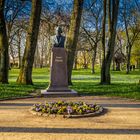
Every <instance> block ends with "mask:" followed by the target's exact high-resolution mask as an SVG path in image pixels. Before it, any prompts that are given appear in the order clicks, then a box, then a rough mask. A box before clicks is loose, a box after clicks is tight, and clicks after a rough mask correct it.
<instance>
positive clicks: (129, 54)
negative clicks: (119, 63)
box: [126, 46, 132, 74]
mask: <svg viewBox="0 0 140 140" xmlns="http://www.w3.org/2000/svg"><path fill="white" fill-rule="evenodd" d="M131 48H132V47H131V46H128V47H127V64H126V74H129V73H130V59H131Z"/></svg>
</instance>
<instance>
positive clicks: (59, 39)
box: [52, 26, 65, 48]
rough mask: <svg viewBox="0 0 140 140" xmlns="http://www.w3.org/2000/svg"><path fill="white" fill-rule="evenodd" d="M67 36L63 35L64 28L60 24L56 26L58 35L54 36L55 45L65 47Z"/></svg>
mask: <svg viewBox="0 0 140 140" xmlns="http://www.w3.org/2000/svg"><path fill="white" fill-rule="evenodd" d="M64 44H65V36H63V35H62V29H61V27H60V26H58V27H57V28H56V35H55V36H54V37H53V43H52V45H53V47H58V48H64Z"/></svg>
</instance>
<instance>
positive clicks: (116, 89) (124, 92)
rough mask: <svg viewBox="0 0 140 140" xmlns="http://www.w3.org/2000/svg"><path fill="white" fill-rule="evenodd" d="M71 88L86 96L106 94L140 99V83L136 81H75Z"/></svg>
mask: <svg viewBox="0 0 140 140" xmlns="http://www.w3.org/2000/svg"><path fill="white" fill-rule="evenodd" d="M71 88H73V89H75V90H76V91H78V93H79V94H80V95H85V96H95V95H98V96H101V95H105V96H120V97H124V98H133V99H140V85H138V84H134V83H119V84H118V83H115V84H111V85H100V84H96V83H92V82H90V83H89V82H75V83H74V85H73V86H71Z"/></svg>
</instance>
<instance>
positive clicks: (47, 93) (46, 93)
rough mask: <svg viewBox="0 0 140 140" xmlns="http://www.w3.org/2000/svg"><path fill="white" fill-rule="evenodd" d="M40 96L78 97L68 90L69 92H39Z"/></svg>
mask: <svg viewBox="0 0 140 140" xmlns="http://www.w3.org/2000/svg"><path fill="white" fill-rule="evenodd" d="M41 95H42V96H45V97H74V96H78V93H77V92H76V91H74V90H69V91H48V90H41Z"/></svg>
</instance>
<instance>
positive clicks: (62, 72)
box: [41, 26, 77, 96]
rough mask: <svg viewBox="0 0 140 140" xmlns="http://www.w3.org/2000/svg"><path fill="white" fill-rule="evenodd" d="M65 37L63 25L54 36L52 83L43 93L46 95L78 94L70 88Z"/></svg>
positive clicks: (51, 66) (51, 68)
mask: <svg viewBox="0 0 140 140" xmlns="http://www.w3.org/2000/svg"><path fill="white" fill-rule="evenodd" d="M64 44H65V37H64V36H63V35H62V29H61V27H59V26H58V27H57V28H56V35H55V36H53V38H52V52H51V65H50V83H49V86H48V88H47V90H42V91H41V93H42V94H43V95H46V96H49V95H50V96H76V95H77V92H76V91H74V90H71V89H69V87H68V76H67V51H66V50H65V48H64Z"/></svg>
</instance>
